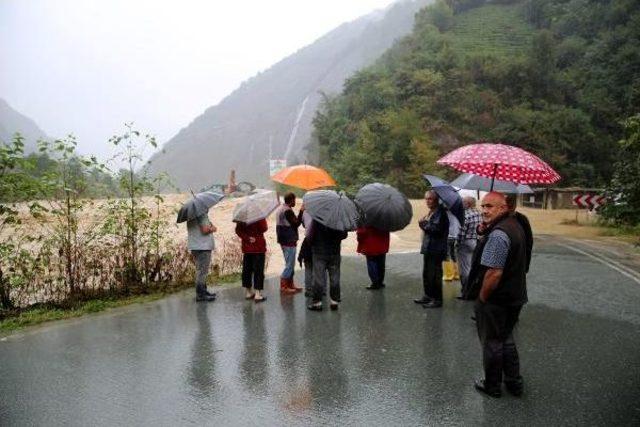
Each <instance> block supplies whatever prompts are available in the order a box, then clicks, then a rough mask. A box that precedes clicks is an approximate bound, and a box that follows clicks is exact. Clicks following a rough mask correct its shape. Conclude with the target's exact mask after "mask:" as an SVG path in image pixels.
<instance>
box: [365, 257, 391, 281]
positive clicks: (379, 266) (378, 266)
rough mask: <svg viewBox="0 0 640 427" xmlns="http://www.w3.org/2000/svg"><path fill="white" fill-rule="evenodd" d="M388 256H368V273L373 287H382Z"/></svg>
mask: <svg viewBox="0 0 640 427" xmlns="http://www.w3.org/2000/svg"><path fill="white" fill-rule="evenodd" d="M386 258H387V255H386V254H382V255H367V271H368V273H369V279H371V284H372V285H373V286H382V284H383V283H384V270H385V261H386Z"/></svg>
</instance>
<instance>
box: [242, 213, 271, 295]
mask: <svg viewBox="0 0 640 427" xmlns="http://www.w3.org/2000/svg"><path fill="white" fill-rule="evenodd" d="M267 229H268V225H267V220H266V219H261V220H260V221H258V222H254V223H252V224H245V223H244V222H238V223H237V224H236V234H237V235H238V237H240V239H241V241H242V287H243V288H244V289H245V295H244V297H245V299H247V300H253V301H255V302H256V303H260V302H263V301H266V299H267V297H265V296H264V295H262V289H263V288H264V262H265V253H266V252H267V241H266V240H265V238H264V233H265V231H267ZM252 285H253V291H252V290H251V288H252Z"/></svg>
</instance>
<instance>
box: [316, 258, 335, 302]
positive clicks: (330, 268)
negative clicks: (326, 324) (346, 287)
mask: <svg viewBox="0 0 640 427" xmlns="http://www.w3.org/2000/svg"><path fill="white" fill-rule="evenodd" d="M340 259H341V258H340V255H339V254H338V255H319V254H315V253H314V254H313V302H320V301H322V293H323V292H324V290H325V289H326V288H327V275H328V276H329V296H330V297H331V299H332V300H334V301H340Z"/></svg>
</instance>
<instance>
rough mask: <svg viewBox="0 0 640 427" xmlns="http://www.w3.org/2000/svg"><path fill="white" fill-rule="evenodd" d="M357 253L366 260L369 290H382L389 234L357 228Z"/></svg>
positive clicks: (370, 228) (368, 227)
mask: <svg viewBox="0 0 640 427" xmlns="http://www.w3.org/2000/svg"><path fill="white" fill-rule="evenodd" d="M356 237H357V239H358V249H357V252H358V253H360V254H363V255H364V256H365V257H366V258H367V272H368V273H369V279H370V280H371V283H370V284H369V286H367V289H369V290H376V289H382V288H384V287H385V284H384V272H385V261H386V257H387V252H389V232H388V231H383V230H378V229H377V228H374V227H371V226H363V227H358V229H357V230H356Z"/></svg>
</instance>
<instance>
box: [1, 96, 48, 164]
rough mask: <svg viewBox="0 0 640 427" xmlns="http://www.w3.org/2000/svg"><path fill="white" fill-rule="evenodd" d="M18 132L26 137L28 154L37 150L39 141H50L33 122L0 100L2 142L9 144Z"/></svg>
mask: <svg viewBox="0 0 640 427" xmlns="http://www.w3.org/2000/svg"><path fill="white" fill-rule="evenodd" d="M16 132H20V134H21V135H22V136H23V137H24V144H25V147H24V148H25V152H26V153H30V152H33V151H35V150H36V148H37V141H38V140H39V139H49V137H48V136H47V135H46V134H45V133H44V132H43V131H42V129H40V128H39V127H38V125H37V124H36V123H35V122H34V121H33V120H31V119H30V118H29V117H27V116H25V115H23V114H20V113H19V112H17V111H16V110H14V109H13V108H11V106H10V105H9V104H8V103H7V102H6V101H5V100H4V99H2V98H0V141H3V142H5V143H9V142H10V141H11V140H12V139H13V136H14V134H15V133H16Z"/></svg>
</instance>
